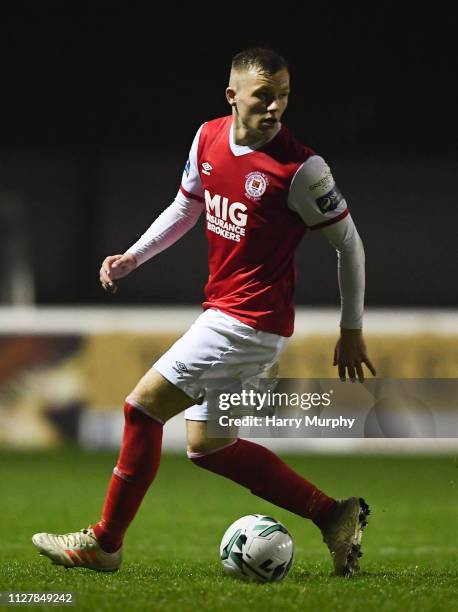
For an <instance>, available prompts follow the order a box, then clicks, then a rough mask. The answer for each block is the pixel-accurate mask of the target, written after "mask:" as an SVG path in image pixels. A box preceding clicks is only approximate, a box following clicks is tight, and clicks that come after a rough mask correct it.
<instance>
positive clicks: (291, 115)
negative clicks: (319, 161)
mask: <svg viewBox="0 0 458 612" xmlns="http://www.w3.org/2000/svg"><path fill="white" fill-rule="evenodd" d="M10 6H11V8H10V10H9V12H5V10H3V15H2V32H1V34H2V36H1V45H2V49H1V52H2V58H3V60H2V64H3V66H2V77H1V81H2V106H3V110H2V113H1V117H2V120H1V124H2V129H1V142H0V212H1V211H2V207H3V213H4V214H3V215H0V223H1V224H2V225H1V226H0V229H1V231H0V243H3V244H5V239H4V238H5V236H6V237H11V235H12V234H11V227H12V226H11V217H12V216H13V217H15V218H16V220H17V218H18V217H19V216H20V214H19V212H18V211H22V213H21V214H22V217H23V228H24V232H25V234H24V235H25V243H26V249H27V252H28V257H29V259H30V262H31V265H32V268H33V274H34V278H35V288H36V298H37V302H38V303H40V304H64V303H91V304H96V303H116V304H122V303H142V304H144V303H180V304H187V303H196V302H199V301H201V299H202V287H203V284H204V282H205V279H206V273H207V267H206V257H205V255H206V244H205V239H204V228H203V223H202V222H201V224H199V225H198V227H196V228H194V230H193V231H192V232H191V233H190V234H188V235H187V236H185V237H184V238H183V239H182V241H181V242H180V243H178V244H176V245H174V246H173V247H171V248H170V249H169V251H167V252H166V253H163V254H161V255H159V256H158V257H157V258H156V259H154V260H152V261H150V262H148V263H147V264H145V265H144V266H143V267H142V268H141V269H140V270H138V271H136V272H135V274H133V275H132V276H131V277H129V278H128V279H126V280H125V281H124V282H123V283H122V287H121V291H120V292H119V293H118V294H117V296H116V297H115V298H113V297H110V296H108V295H106V294H104V293H103V292H102V290H101V289H100V288H99V285H98V269H99V267H100V263H101V261H102V259H103V258H104V257H105V256H106V255H108V254H113V253H117V252H123V251H124V250H125V249H126V248H128V247H129V246H130V244H132V243H133V242H134V241H135V240H136V239H137V238H138V236H139V235H140V234H141V233H142V232H143V231H144V230H145V229H146V228H147V227H148V226H149V224H150V223H151V222H152V220H153V219H154V218H155V217H156V216H157V214H158V213H159V212H160V211H161V210H162V209H163V208H165V207H166V206H167V205H168V204H169V203H170V202H171V200H172V199H173V197H174V195H175V193H176V191H177V189H178V186H179V181H180V178H181V172H182V168H183V166H184V163H185V161H186V158H187V152H188V149H189V146H190V144H191V141H192V138H193V135H194V133H195V131H196V129H197V128H198V126H199V125H200V124H201V123H202V122H203V121H205V120H208V119H211V118H213V117H217V116H221V115H224V114H227V113H228V108H229V107H228V106H227V104H226V101H225V97H224V89H225V86H226V84H227V77H228V72H229V66H230V61H231V58H232V56H233V55H234V54H235V53H236V52H237V51H239V50H241V49H243V48H245V47H247V46H255V45H265V46H271V47H273V48H275V49H276V50H278V51H279V52H280V53H282V54H283V55H284V56H285V57H286V58H287V59H288V60H289V62H290V66H291V73H292V88H293V89H292V97H291V101H290V106H289V108H288V110H287V113H286V115H285V116H284V122H285V123H286V124H287V125H288V126H289V127H290V128H291V129H292V130H293V131H294V132H295V133H296V134H297V135H298V136H299V137H300V138H301V139H302V140H303V141H304V142H305V143H306V144H308V145H309V146H311V147H313V148H314V149H316V150H317V151H318V152H319V153H320V154H321V155H323V156H324V157H325V158H326V159H327V161H328V162H329V163H330V165H331V167H332V168H333V173H334V176H335V178H336V180H337V183H338V184H339V187H340V189H341V191H342V192H343V193H344V195H345V196H346V199H347V201H348V204H349V207H350V210H351V212H352V215H353V217H354V219H355V222H356V224H357V227H358V229H359V232H360V234H361V236H362V238H363V241H364V244H365V249H366V258H367V292H366V303H367V305H369V306H377V305H380V306H387V305H392V306H398V305H405V306H428V307H434V306H452V305H455V304H456V298H457V288H456V287H457V283H456V252H457V247H456V243H457V240H456V236H457V229H456V228H457V226H458V213H457V203H458V202H457V200H458V198H457V196H458V189H457V185H456V175H457V163H456V144H457V130H456V128H457V119H456V114H457V112H456V109H457V96H456V94H457V85H456V82H457V67H458V66H457V55H456V53H457V52H456V31H457V30H456V29H457V9H456V7H455V8H453V7H452V8H450V6H449V7H448V8H447V9H445V8H444V7H446V5H445V4H444V5H443V6H442V5H440V3H436V4H434V5H431V4H428V6H422V5H419V4H414V3H405V4H402V3H401V4H398V3H395V2H381V3H378V4H377V6H375V7H369V8H368V7H367V6H365V5H364V4H361V5H359V6H358V4H355V3H350V4H349V3H342V2H314V3H308V2H307V3H306V2H281V3H271V4H269V5H268V4H267V3H264V4H262V3H234V2H232V3H219V2H212V3H210V2H208V3H207V2H198V3H197V2H195V3H187V4H179V3H177V2H168V3H167V7H166V8H164V7H162V6H161V5H160V4H156V5H154V6H153V4H152V3H149V2H148V3H146V2H145V3H142V2H129V3H128V2H124V3H120V2H109V3H100V2H91V3H84V2H80V3H73V4H72V3H66V2H65V3H64V2H54V3H52V2H30V3H19V2H18V3H14V4H11V5H10ZM11 201H13V202H14V203H15V204H14V205H12V204H11ZM8 206H9V213H8V215H7V214H6V213H5V211H6V210H7V207H8ZM12 208H14V210H15V211H16V212H14V211H13V212H11V209H12ZM8 219H9V221H8ZM0 251H1V248H0ZM5 261H7V260H5V257H2V267H1V266H0V271H1V273H2V274H6V273H7V271H6V270H5V267H8V265H7V264H5ZM297 262H298V269H299V278H298V288H297V302H298V303H299V304H310V305H337V304H338V288H337V283H336V273H335V253H334V252H333V250H332V248H331V247H329V246H328V245H327V244H326V241H325V239H324V238H323V237H322V236H321V235H320V233H319V232H315V233H311V234H310V235H308V236H306V238H305V240H304V241H303V243H302V245H301V246H300V248H299V251H298V256H297Z"/></svg>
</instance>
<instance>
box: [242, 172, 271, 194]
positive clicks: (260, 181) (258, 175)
mask: <svg viewBox="0 0 458 612" xmlns="http://www.w3.org/2000/svg"><path fill="white" fill-rule="evenodd" d="M268 184H269V179H268V178H267V176H266V175H265V174H263V173H262V172H250V174H247V175H246V181H245V195H246V197H247V198H250V199H251V200H259V198H260V197H261V196H262V195H263V194H264V193H265V191H266V188H267V185H268Z"/></svg>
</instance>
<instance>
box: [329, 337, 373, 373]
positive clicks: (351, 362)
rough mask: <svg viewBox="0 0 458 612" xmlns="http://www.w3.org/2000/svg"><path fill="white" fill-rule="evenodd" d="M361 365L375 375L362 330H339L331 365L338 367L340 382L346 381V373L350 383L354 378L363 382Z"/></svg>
mask: <svg viewBox="0 0 458 612" xmlns="http://www.w3.org/2000/svg"><path fill="white" fill-rule="evenodd" d="M363 363H364V364H365V365H366V367H367V368H368V370H369V371H370V372H371V374H372V375H373V376H375V375H376V374H377V372H376V371H375V368H374V366H373V365H372V362H371V360H370V359H369V357H368V355H367V349H366V343H365V342H364V338H363V333H362V330H360V329H344V328H341V334H340V338H339V339H338V341H337V344H336V348H335V349H334V363H333V365H335V366H337V367H338V370H339V378H340V380H341V381H345V380H346V374H347V371H348V378H349V379H350V380H351V382H355V381H356V376H358V380H359V382H361V383H362V382H364V372H363V365H362V364H363Z"/></svg>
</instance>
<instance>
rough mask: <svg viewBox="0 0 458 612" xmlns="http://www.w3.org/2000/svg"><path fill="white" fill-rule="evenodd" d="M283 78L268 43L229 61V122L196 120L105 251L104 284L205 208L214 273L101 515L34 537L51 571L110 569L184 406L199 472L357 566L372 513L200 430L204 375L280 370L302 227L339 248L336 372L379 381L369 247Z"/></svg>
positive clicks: (129, 423)
mask: <svg viewBox="0 0 458 612" xmlns="http://www.w3.org/2000/svg"><path fill="white" fill-rule="evenodd" d="M289 93H290V78H289V70H288V67H287V64H286V62H285V60H284V59H283V58H282V57H281V56H279V55H278V54H277V53H275V52H274V51H271V50H269V49H248V50H246V51H242V52H241V53H239V54H237V55H236V56H235V57H234V60H233V62H232V69H231V73H230V81H229V86H228V88H227V89H226V97H227V101H228V102H229V104H230V105H231V107H232V114H231V115H230V116H228V117H223V118H221V119H216V120H213V121H209V122H208V123H205V124H203V125H202V126H201V127H200V129H199V130H198V132H197V134H196V137H195V139H194V142H193V144H192V147H191V151H190V155H189V159H188V161H187V163H186V167H185V171H184V173H183V181H182V185H181V187H180V191H179V192H178V194H177V196H176V198H175V200H174V202H173V203H172V204H171V205H170V206H169V207H168V208H167V209H166V210H164V212H163V213H162V214H161V215H160V216H159V217H158V218H157V219H156V221H155V222H154V223H153V224H152V225H151V227H150V228H149V229H148V230H147V231H146V233H145V234H143V236H142V237H141V238H140V239H139V240H138V241H137V242H136V243H135V244H134V245H133V246H132V247H131V248H130V249H129V250H128V251H127V252H126V253H124V254H122V255H112V256H110V257H107V258H106V259H105V260H104V262H103V264H102V267H101V270H100V282H101V284H102V286H103V287H104V289H106V290H108V291H112V292H115V291H116V289H117V287H116V284H115V282H114V281H115V280H117V279H120V278H123V277H124V276H126V275H127V274H129V273H130V272H132V271H133V270H135V268H136V267H137V266H138V265H140V264H142V263H144V262H145V261H146V260H148V259H150V258H151V257H153V256H154V255H156V254H158V253H160V252H161V251H163V250H164V249H166V248H167V247H168V246H170V245H171V244H173V243H174V242H175V241H176V240H178V239H179V238H180V237H181V236H182V235H183V234H184V233H185V232H187V231H188V230H189V229H190V228H191V227H192V226H194V225H195V223H196V221H197V219H198V217H199V216H200V215H201V213H202V212H203V211H205V214H206V228H207V238H208V243H209V268H210V275H209V280H208V283H207V285H206V287H205V294H206V301H205V302H204V304H203V307H204V313H203V314H202V315H201V316H200V317H199V318H198V319H197V320H196V322H195V323H194V324H193V325H192V327H191V328H190V329H189V331H188V332H187V333H186V334H185V335H184V336H183V337H182V338H180V339H179V340H178V341H177V342H176V343H175V344H174V345H173V346H172V347H171V348H170V349H169V351H167V352H166V353H165V354H164V355H163V356H162V357H161V358H160V359H159V360H158V361H157V362H156V363H155V364H154V366H153V367H152V368H151V370H149V371H148V372H147V373H146V374H145V376H144V377H143V378H142V379H141V380H140V381H139V383H138V384H137V386H136V387H135V389H134V390H133V391H132V393H131V394H130V395H129V396H128V397H127V399H126V403H125V405H124V413H125V428H124V437H123V442H122V448H121V452H120V456H119V459H118V462H117V464H116V467H115V468H114V472H113V476H112V478H111V481H110V484H109V487H108V492H107V496H106V500H105V504H104V507H103V511H102V518H101V520H100V521H99V522H98V523H96V524H95V525H93V526H92V527H89V528H87V529H83V530H82V531H79V532H76V533H70V534H66V535H55V534H46V533H39V534H36V535H34V536H33V543H34V544H35V546H36V547H37V548H38V549H39V551H40V552H41V553H42V554H44V555H47V556H48V557H50V558H51V559H52V560H53V561H54V562H55V563H58V564H61V565H64V566H67V567H72V566H83V567H87V568H91V569H97V570H104V571H112V570H116V569H118V568H119V566H120V563H121V554H122V542H123V537H124V534H125V532H126V530H127V528H128V526H129V524H130V523H131V521H132V520H133V518H134V516H135V514H136V512H137V510H138V508H139V506H140V504H141V501H142V499H143V497H144V495H145V493H146V491H147V490H148V488H149V486H150V484H151V483H152V481H153V479H154V477H155V475H156V472H157V470H158V467H159V461H160V454H161V439H162V429H163V425H164V423H165V422H166V421H167V420H168V419H170V418H171V417H173V416H174V415H175V414H177V413H179V412H182V411H183V410H186V412H185V417H186V420H187V439H188V456H189V457H190V459H191V460H192V461H193V462H194V463H195V464H196V465H198V466H200V467H203V468H205V469H207V470H210V471H212V472H215V473H218V474H221V475H223V476H225V477H227V478H230V479H232V480H234V481H235V482H238V483H240V484H241V485H243V486H245V487H247V488H249V489H250V490H251V491H252V493H254V494H255V495H258V496H259V497H261V498H263V499H266V500H268V501H269V502H272V503H274V504H277V505H278V506H281V507H282V508H286V509H288V510H290V511H291V512H295V513H296V514H299V515H300V516H303V517H305V518H309V519H311V520H312V521H313V522H314V523H315V524H316V525H317V526H318V527H319V529H321V531H322V534H323V539H324V541H325V542H326V544H327V545H328V547H329V550H330V552H331V555H332V558H333V562H334V568H335V572H336V573H337V574H339V575H344V576H349V575H351V574H352V573H353V572H354V571H355V570H357V569H358V556H360V542H361V536H362V529H363V527H364V526H365V524H366V516H367V514H368V513H369V509H368V506H367V504H366V503H365V502H364V500H363V499H361V498H356V497H352V498H349V499H347V500H342V501H336V500H335V499H333V498H331V497H328V496H327V495H325V494H324V493H323V492H322V491H320V490H319V489H317V488H316V487H315V486H314V485H313V484H311V483H310V482H308V481H307V480H305V479H304V478H302V477H301V476H300V475H299V474H297V473H295V472H294V471H293V470H292V469H291V468H289V467H288V466H287V465H286V464H285V463H283V462H282V461H281V460H280V459H279V458H278V457H277V456H276V455H275V454H274V453H272V452H271V451H269V450H267V449H266V448H264V447H262V446H260V445H258V444H254V443H252V442H250V441H247V440H242V439H238V438H235V439H233V440H230V439H229V440H228V439H227V438H225V439H215V438H212V437H210V436H209V435H207V421H208V419H209V418H211V416H212V415H211V414H210V415H209V414H208V405H207V403H206V401H205V392H206V386H205V385H206V383H205V379H206V378H208V377H219V378H242V379H248V378H251V377H253V376H257V375H260V374H261V373H262V372H263V371H265V370H266V369H268V368H270V367H271V366H272V364H274V363H276V361H277V359H278V356H279V353H280V352H281V350H282V348H283V346H284V345H285V343H286V340H287V338H288V337H289V336H291V334H292V332H293V322H294V307H293V292H294V274H295V270H294V253H295V249H296V247H297V245H298V243H299V241H300V240H301V238H302V236H303V235H304V233H305V232H306V230H307V229H312V230H314V229H321V230H322V231H323V233H324V234H325V235H326V238H327V239H328V240H329V242H330V243H331V244H332V245H333V246H334V247H335V248H336V250H337V252H338V272H339V285H340V291H341V302H342V316H341V333H340V338H339V340H338V342H337V345H336V348H335V353H334V365H336V366H337V367H338V372H339V377H340V378H341V380H345V378H346V375H347V372H348V376H349V378H350V379H351V380H352V381H355V380H356V377H358V379H359V380H360V381H363V380H364V373H363V367H362V364H363V363H364V364H365V365H366V366H367V367H368V369H369V370H370V371H371V372H372V374H373V375H375V370H374V368H373V366H372V364H371V362H370V360H369V358H368V356H367V353H366V348H365V343H364V340H363V336H362V331H361V328H362V314H363V300H364V251H363V246H362V243H361V240H360V238H359V236H358V233H357V231H356V228H355V225H354V223H353V221H352V219H351V217H350V215H349V214H348V209H347V205H346V203H345V200H344V199H343V198H342V195H341V194H340V192H339V191H338V189H337V187H336V185H335V183H334V179H333V177H332V175H331V172H330V169H329V167H328V166H327V165H326V163H325V162H324V160H323V159H322V158H321V157H319V156H317V155H316V154H315V153H314V152H313V151H312V150H311V149H309V148H308V147H305V146H304V145H302V144H301V143H300V142H299V141H298V140H297V139H296V138H295V137H294V136H293V135H292V134H291V133H290V132H289V131H288V130H287V129H286V128H285V127H284V126H282V125H281V123H280V119H281V117H282V115H283V113H284V111H285V109H286V106H287V104H288V96H289Z"/></svg>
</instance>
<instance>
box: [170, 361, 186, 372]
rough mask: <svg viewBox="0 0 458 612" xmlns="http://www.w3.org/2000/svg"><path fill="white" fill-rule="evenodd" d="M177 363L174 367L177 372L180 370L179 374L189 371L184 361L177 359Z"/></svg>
mask: <svg viewBox="0 0 458 612" xmlns="http://www.w3.org/2000/svg"><path fill="white" fill-rule="evenodd" d="M175 365H176V367H175V368H173V369H174V370H175V371H176V372H178V374H184V373H185V372H187V371H188V368H187V367H186V365H185V364H184V363H181V361H175Z"/></svg>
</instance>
